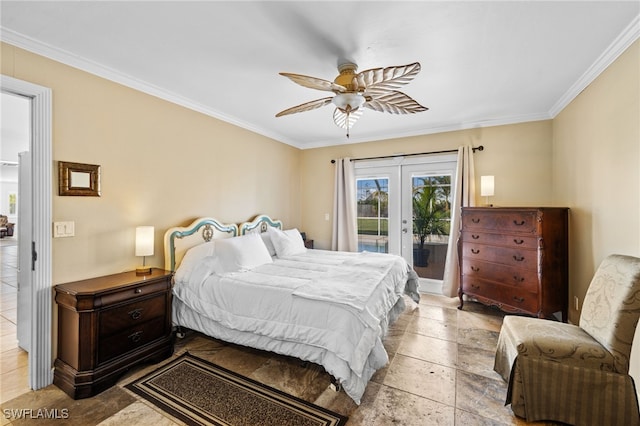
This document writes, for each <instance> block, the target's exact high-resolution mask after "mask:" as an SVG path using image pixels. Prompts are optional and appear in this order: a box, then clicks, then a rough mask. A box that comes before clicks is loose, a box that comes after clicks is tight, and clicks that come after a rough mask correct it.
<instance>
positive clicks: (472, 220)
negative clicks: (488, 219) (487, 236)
mask: <svg viewBox="0 0 640 426" xmlns="http://www.w3.org/2000/svg"><path fill="white" fill-rule="evenodd" d="M471 222H473V223H480V219H477V218H475V217H472V218H471Z"/></svg>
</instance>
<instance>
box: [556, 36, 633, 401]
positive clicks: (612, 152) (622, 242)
mask: <svg viewBox="0 0 640 426" xmlns="http://www.w3.org/2000/svg"><path fill="white" fill-rule="evenodd" d="M552 159H553V182H554V188H555V191H554V199H555V200H557V201H558V202H560V203H566V204H567V205H568V206H569V207H571V243H570V245H569V246H570V286H569V297H570V301H573V297H574V296H576V297H578V298H579V300H580V302H581V304H582V300H583V298H584V295H585V293H586V291H587V287H588V286H589V283H590V281H591V277H592V276H593V273H594V271H595V269H596V268H597V266H598V265H599V264H600V262H601V261H602V259H603V258H604V257H605V256H607V255H609V254H611V253H620V254H627V255H632V256H640V41H636V42H635V43H634V44H633V45H632V46H631V47H630V48H629V49H627V51H626V52H625V53H624V54H622V55H621V56H620V57H619V58H618V59H617V60H616V61H615V62H614V63H613V64H612V65H611V66H609V68H607V70H606V71H605V72H603V73H602V74H601V75H600V76H599V77H598V78H597V79H596V80H595V81H594V82H593V83H592V84H591V85H590V86H589V87H587V88H586V89H585V90H584V91H583V92H582V93H581V94H580V95H579V96H578V97H577V98H576V99H574V101H573V102H572V103H571V104H570V105H569V106H567V107H566V108H565V109H564V110H563V111H562V112H561V113H560V114H558V116H557V117H556V118H555V119H554V120H553V156H552ZM569 318H570V319H571V320H572V321H573V322H577V321H578V318H579V312H578V311H575V310H570V315H569ZM633 349H634V351H633V354H632V359H631V365H632V369H631V370H632V371H631V372H632V375H633V376H634V377H635V380H636V383H639V382H640V327H639V328H638V329H637V330H636V337H635V339H634V345H633ZM638 390H640V388H638Z"/></svg>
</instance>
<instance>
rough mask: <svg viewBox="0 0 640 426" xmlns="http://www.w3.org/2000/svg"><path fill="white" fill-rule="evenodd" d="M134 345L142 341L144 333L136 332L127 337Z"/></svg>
mask: <svg viewBox="0 0 640 426" xmlns="http://www.w3.org/2000/svg"><path fill="white" fill-rule="evenodd" d="M127 337H128V338H129V339H131V341H132V342H133V343H138V342H139V341H140V339H142V331H136V332H135V333H131V334H130V335H128V336H127Z"/></svg>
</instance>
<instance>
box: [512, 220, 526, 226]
mask: <svg viewBox="0 0 640 426" xmlns="http://www.w3.org/2000/svg"><path fill="white" fill-rule="evenodd" d="M525 223H527V222H526V221H524V220H521V221H520V222H518V221H517V220H514V221H513V224H514V225H516V226H522V225H524V224H525Z"/></svg>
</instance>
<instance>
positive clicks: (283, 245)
mask: <svg viewBox="0 0 640 426" xmlns="http://www.w3.org/2000/svg"><path fill="white" fill-rule="evenodd" d="M267 232H268V234H269V236H270V237H271V242H273V246H274V247H275V249H276V254H277V255H278V257H287V256H293V255H294V254H300V253H304V252H306V251H307V248H306V247H305V246H304V240H303V239H302V235H300V231H298V230H297V229H296V228H293V229H287V230H286V231H281V230H279V229H277V228H273V227H269V229H268V230H267Z"/></svg>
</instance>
